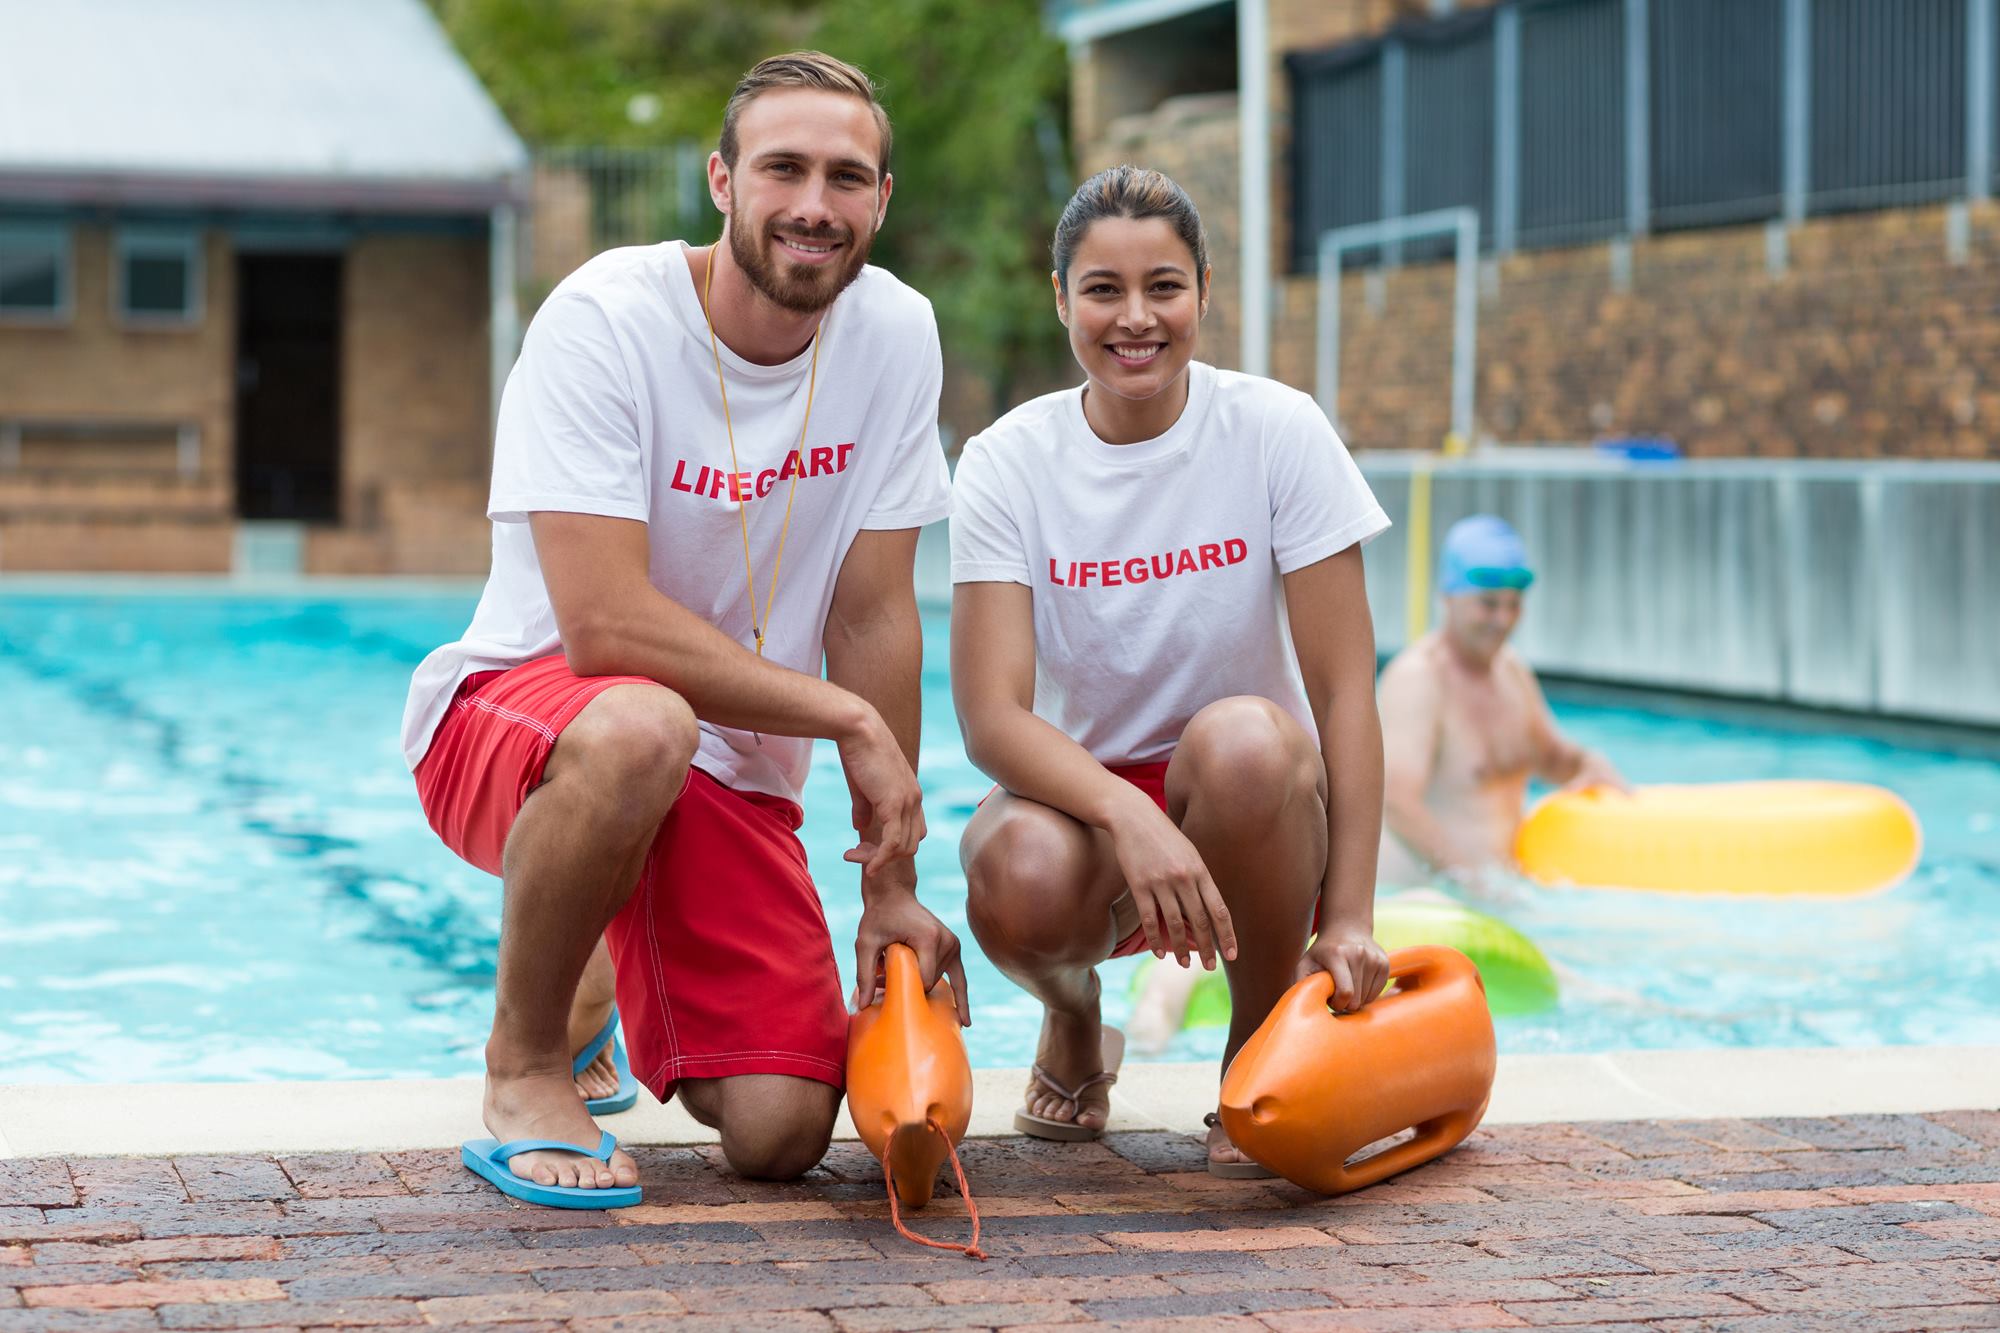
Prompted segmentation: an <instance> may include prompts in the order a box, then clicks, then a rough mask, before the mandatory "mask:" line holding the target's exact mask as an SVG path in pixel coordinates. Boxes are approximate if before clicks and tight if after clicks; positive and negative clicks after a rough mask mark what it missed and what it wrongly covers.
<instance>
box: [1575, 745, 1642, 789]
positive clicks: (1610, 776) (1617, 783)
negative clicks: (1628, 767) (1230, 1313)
mask: <svg viewBox="0 0 2000 1333" xmlns="http://www.w3.org/2000/svg"><path fill="white" fill-rule="evenodd" d="M1592 787H1609V788H1611V789H1612V790H1613V791H1616V792H1622V793H1623V794H1625V795H1627V796H1630V795H1631V794H1632V784H1631V783H1629V782H1627V781H1626V780H1625V778H1624V775H1623V774H1621V773H1620V772H1619V771H1618V770H1617V769H1616V768H1613V767H1612V765H1611V761H1610V760H1609V759H1606V758H1605V757H1604V756H1603V755H1601V754H1599V753H1598V752H1597V751H1595V750H1585V751H1584V752H1583V759H1582V761H1581V762H1580V763H1578V764H1577V766H1576V776H1575V777H1573V778H1571V779H1570V780H1569V781H1568V782H1565V783H1564V784H1563V790H1565V791H1588V790H1589V789H1590V788H1592Z"/></svg>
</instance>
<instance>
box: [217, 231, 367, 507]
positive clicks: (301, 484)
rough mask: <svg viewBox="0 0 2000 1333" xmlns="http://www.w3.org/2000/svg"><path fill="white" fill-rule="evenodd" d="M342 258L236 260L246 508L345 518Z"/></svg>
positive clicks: (242, 500) (241, 474)
mask: <svg viewBox="0 0 2000 1333" xmlns="http://www.w3.org/2000/svg"><path fill="white" fill-rule="evenodd" d="M340 264H341V261H340V256H338V255H243V256H240V257H239V258H238V260H237V266H236V293H237V295H236V311H237V315H236V328H237V334H236V510H237V512H238V513H239V514H241V515H242V516H243V517H244V518H289V519H337V518H339V517H340Z"/></svg>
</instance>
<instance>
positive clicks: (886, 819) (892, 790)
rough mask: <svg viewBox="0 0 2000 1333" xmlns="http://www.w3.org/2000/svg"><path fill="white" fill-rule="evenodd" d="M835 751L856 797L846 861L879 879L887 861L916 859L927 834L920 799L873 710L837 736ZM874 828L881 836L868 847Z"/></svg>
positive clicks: (912, 778)
mask: <svg viewBox="0 0 2000 1333" xmlns="http://www.w3.org/2000/svg"><path fill="white" fill-rule="evenodd" d="M839 746H840V767H841V769H842V771H844V772H845V773H846V775H847V790H848V792H849V794H850V795H852V797H853V798H854V831H855V832H856V833H858V834H861V835H862V837H861V838H860V839H859V841H858V842H857V844H856V846H855V847H854V849H853V850H852V851H851V852H849V853H848V854H847V859H848V860H850V861H859V862H860V863H861V867H862V872H863V875H864V877H865V876H867V875H873V874H879V873H880V872H881V871H882V870H883V868H884V867H885V866H887V865H888V864H889V863H890V862H891V861H894V860H897V859H899V858H900V859H903V860H907V859H909V858H910V857H912V856H915V855H916V854H917V844H918V843H920V842H922V841H923V840H924V832H925V829H924V794H923V791H922V789H921V788H919V787H918V786H917V775H916V774H915V773H914V772H912V771H911V769H910V761H909V760H907V759H905V758H904V757H903V751H902V747H901V746H900V745H898V744H897V741H896V737H895V734H894V733H893V732H891V731H890V730H889V727H888V724H887V723H885V722H883V721H882V717H881V715H880V714H879V713H877V712H876V711H875V710H874V709H872V708H871V709H869V710H868V711H867V714H866V716H865V719H864V720H863V722H862V723H861V725H859V726H858V727H856V728H854V729H853V730H851V731H849V732H847V733H846V734H844V735H843V736H841V737H840V739H839ZM877 827H879V828H880V829H881V834H880V836H879V837H878V838H876V840H875V841H873V842H870V841H869V840H868V838H867V836H866V835H867V833H868V831H869V830H871V829H874V828H877ZM911 883H912V885H914V884H915V877H914V875H913V876H912V878H911Z"/></svg>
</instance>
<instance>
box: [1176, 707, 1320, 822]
mask: <svg viewBox="0 0 2000 1333" xmlns="http://www.w3.org/2000/svg"><path fill="white" fill-rule="evenodd" d="M1175 759H1176V761H1177V764H1178V765H1179V766H1180V767H1181V769H1182V771H1181V773H1179V774H1174V775H1170V779H1169V781H1170V783H1171V784H1172V785H1175V786H1179V785H1181V783H1185V786H1184V787H1183V790H1182V795H1183V796H1184V798H1185V799H1186V800H1187V802H1188V804H1189V807H1190V812H1191V813H1192V812H1193V810H1194V808H1195V807H1196V806H1197V805H1198V806H1199V807H1200V812H1201V814H1202V816H1203V817H1204V819H1212V820H1215V821H1217V822H1219V823H1221V824H1222V825H1224V826H1225V827H1231V828H1238V827H1240V828H1242V829H1244V830H1245V831H1246V832H1247V831H1251V830H1255V829H1261V828H1268V827H1269V826H1270V824H1271V823H1272V821H1273V820H1275V819H1277V818H1278V817H1279V816H1280V815H1281V814H1282V812H1283V811H1285V810H1286V809H1287V808H1290V807H1291V806H1293V805H1294V804H1295V803H1296V802H1298V801H1299V800H1301V799H1303V798H1305V797H1307V796H1318V795H1319V792H1320V775H1321V768H1322V765H1321V761H1320V756H1319V747H1318V744H1317V743H1316V742H1315V741H1314V740H1313V738H1312V737H1311V736H1310V735H1309V734H1307V732H1306V730H1305V728H1304V727H1302V726H1300V725H1299V723H1298V721H1297V719H1295V718H1293V717H1292V715H1291V714H1289V713H1287V712H1286V711H1285V710H1284V709H1282V708H1280V707H1279V706H1278V705H1277V704H1275V703H1272V702H1271V701H1270V700H1268V699H1261V698H1257V697H1254V696H1249V695H1241V696H1236V697H1233V698H1228V699H1218V700H1217V701H1216V702H1214V703H1212V704H1210V705H1208V706H1207V707H1206V708H1204V709H1202V710H1201V711H1200V712H1199V713H1196V714H1195V715H1194V718H1193V719H1192V720H1191V721H1189V723H1188V725H1187V729H1186V730H1185V731H1183V732H1182V733H1181V742H1180V745H1179V747H1178V749H1177V751H1176V754H1175ZM1175 777H1178V778H1180V779H1181V783H1174V782H1173V778H1175Z"/></svg>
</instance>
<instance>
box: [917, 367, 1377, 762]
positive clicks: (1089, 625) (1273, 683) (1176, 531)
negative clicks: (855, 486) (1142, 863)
mask: <svg viewBox="0 0 2000 1333" xmlns="http://www.w3.org/2000/svg"><path fill="white" fill-rule="evenodd" d="M953 492H954V495H953V513H952V520H951V578H952V582H954V583H1021V584H1026V585H1027V586H1028V587H1029V588H1030V589H1032V590H1033V593H1034V598H1033V600H1034V608H1035V713H1036V715H1037V716H1039V717H1041V718H1042V719H1043V720H1045V721H1047V722H1049V723H1050V724H1052V725H1053V726H1055V727H1057V728H1059V729H1060V730H1061V731H1062V732H1063V733H1064V734H1065V735H1067V736H1069V737H1070V738H1071V739H1072V740H1075V741H1076V742H1077V743H1078V744H1080V745H1082V746H1083V747H1084V748H1085V749H1086V750H1089V751H1090V753H1091V754H1092V755H1093V756H1094V757H1095V758H1096V759H1097V760H1098V761H1099V762H1101V763H1104V764H1109V765H1118V764H1142V763H1152V762H1156V761H1159V760H1162V759H1165V758H1167V757H1169V756H1170V755H1172V754H1173V751H1174V746H1175V744H1176V743H1178V741H1179V740H1180V736H1181V732H1182V731H1183V730H1185V729H1186V727H1187V724H1188V722H1189V720H1190V719H1192V718H1193V717H1194V715H1195V714H1196V713H1197V712H1199V711H1200V710H1201V709H1202V708H1204V707H1205V706H1207V705H1208V704H1211V703H1213V702H1215V701H1216V700H1217V699H1224V698H1228V697H1230V696H1232V695H1239V694H1248V695H1257V696H1260V697H1262V698H1265V699H1269V700H1271V701H1272V702H1274V703H1276V704H1279V705H1280V706H1282V707H1283V708H1284V709H1285V710H1286V711H1287V712H1289V713H1290V714H1291V715H1292V716H1293V717H1295V718H1297V719H1298V720H1299V722H1300V724H1301V725H1302V726H1304V727H1305V729H1306V731H1307V732H1308V733H1309V734H1312V735H1317V734H1318V727H1317V725H1316V724H1315V723H1314V721H1313V716H1312V708H1311V706H1310V705H1309V704H1308V703H1307V701H1306V697H1305V689H1304V685H1303V683H1302V681H1301V679H1300V676H1299V669H1298V660H1297V658H1296V657H1295V656H1294V654H1293V651H1292V646H1291V636H1290V633H1289V629H1288V626H1287V624H1286V620H1285V610H1284V607H1285V603H1284V586H1283V584H1282V583H1281V582H1280V581H1279V580H1280V576H1281V575H1284V574H1289V573H1290V572H1291V571H1293V570H1295V569H1299V568H1302V567H1303V566H1306V565H1310V564H1312V563H1313V562H1315V561H1318V560H1324V559H1325V558H1326V557H1328V556H1330V555H1333V554H1335V553H1336V552H1339V551H1342V550H1345V549H1346V548H1347V547H1349V546H1352V545H1354V544H1356V543H1357V542H1365V541H1367V540H1368V539H1369V538H1371V537H1373V536H1375V535H1376V534H1377V533H1380V532H1381V531H1383V530H1384V529H1385V528H1387V527H1388V526H1389V519H1388V517H1387V516H1386V515H1385V514H1383V512H1382V509H1381V506H1379V505H1377V504H1376V503H1375V496H1374V494H1373V493H1372V492H1370V491H1369V489H1368V483H1367V482H1365V481H1363V480H1362V479H1361V472H1360V470H1359V469H1358V468H1356V467H1355V466H1354V460H1353V459H1352V458H1350V457H1348V453H1347V448H1346V446H1344V445H1343V444H1341V442H1340V438H1339V437H1338V436H1337V435H1335V434H1334V432H1333V427H1332V426H1330V425H1328V424H1327V420H1326V417H1325V415H1324V414H1323V413H1321V412H1320V410H1319V407H1318V405H1317V404H1316V403H1314V402H1313V400H1312V399H1310V398H1308V397H1307V396H1306V395H1304V394H1302V393H1300V392H1298V391H1297V390H1296V389H1292V388H1289V387H1287V386H1285V385H1283V384H1279V383H1277V382H1276V381H1273V380H1267V379H1261V378H1259V377H1257V376H1254V375H1240V374H1237V373H1235V372H1233V371H1224V370H1217V369H1215V367H1213V366H1209V365H1205V364H1203V363H1201V362H1199V361H1197V362H1195V363H1194V364H1193V366H1192V367H1191V368H1190V370H1189V379H1188V401H1187V407H1186V409H1185V410H1183V411H1182V413H1181V415H1180V420H1178V421H1176V422H1175V423H1174V424H1173V426H1172V428H1171V429H1169V430H1168V431H1167V433H1166V434H1164V435H1161V436H1160V437H1159V438H1157V439H1152V440H1145V441H1141V442H1139V443H1137V444H1123V445H1114V444H1106V443H1105V442H1104V441H1103V440H1101V439H1099V438H1098V437H1097V435H1096V433H1095V432H1094V431H1092V430H1091V428H1090V425H1089V423H1088V422H1087V421H1085V419H1084V415H1083V390H1082V389H1081V388H1076V389H1068V390H1065V391H1063V392H1061V393H1052V394H1048V395H1046V396H1044V397H1041V398H1037V399H1035V400H1034V401H1033V402H1030V403H1026V404H1023V405H1022V406H1020V407H1017V408H1015V409H1014V410H1013V411H1012V412H1009V413H1008V414H1007V415H1006V416H1004V417H1002V418H1001V419H1000V420H999V421H997V422H995V423H994V424H993V425H992V426H991V427H990V428H988V429H987V430H985V431H983V432H981V433H980V434H979V435H977V436H975V437H973V439H972V440H971V441H969V442H968V443H967V444H966V446H965V454H964V456H963V457H962V458H960V460H959V464H958V475H957V478H956V479H955V481H954V482H953Z"/></svg>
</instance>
